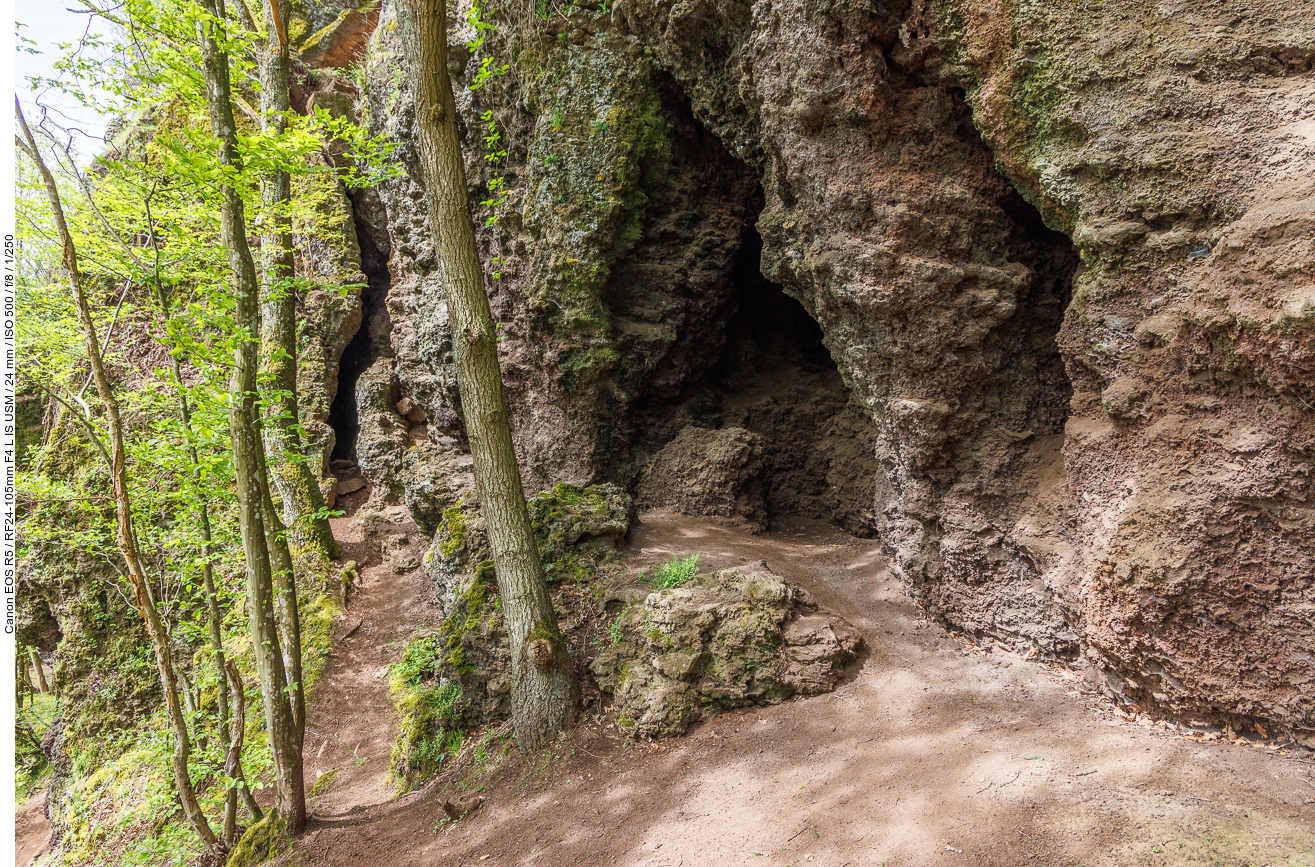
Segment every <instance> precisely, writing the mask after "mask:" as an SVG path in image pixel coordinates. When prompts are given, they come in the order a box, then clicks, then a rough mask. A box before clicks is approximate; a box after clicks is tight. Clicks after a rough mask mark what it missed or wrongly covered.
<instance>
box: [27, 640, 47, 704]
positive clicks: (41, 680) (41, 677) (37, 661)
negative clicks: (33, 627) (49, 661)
mask: <svg viewBox="0 0 1315 867" xmlns="http://www.w3.org/2000/svg"><path fill="white" fill-rule="evenodd" d="M28 654H29V655H30V656H31V657H32V668H34V669H36V673H37V686H38V687H39V688H40V689H41V694H42V695H45V694H46V693H48V692H50V687H49V686H47V685H46V672H45V669H43V668H42V667H41V655H40V654H39V653H37V649H36V648H35V647H32V648H28Z"/></svg>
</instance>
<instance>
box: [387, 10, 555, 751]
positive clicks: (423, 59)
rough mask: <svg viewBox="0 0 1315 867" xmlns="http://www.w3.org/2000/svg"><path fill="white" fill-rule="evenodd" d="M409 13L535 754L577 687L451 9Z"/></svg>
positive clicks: (525, 719) (448, 270)
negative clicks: (488, 267)
mask: <svg viewBox="0 0 1315 867" xmlns="http://www.w3.org/2000/svg"><path fill="white" fill-rule="evenodd" d="M401 6H402V11H403V12H404V13H406V14H405V15H404V16H403V19H404V26H405V27H406V30H405V31H404V36H403V41H404V43H405V44H406V47H407V52H408V54H409V56H410V61H411V66H412V70H413V78H414V80H415V82H416V132H417V137H418V138H419V141H420V163H421V166H422V168H423V171H424V181H425V198H426V201H427V204H428V206H429V224H430V228H431V229H432V231H433V234H434V248H435V252H436V253H437V258H438V268H439V273H440V274H441V276H442V280H443V289H444V292H445V294H446V296H447V302H448V308H449V311H450V314H451V317H452V347H453V352H454V354H455V355H456V362H457V385H458V388H459V390H460V393H461V405H462V408H463V410H464V414H465V422H466V432H467V434H469V436H470V452H471V456H472V457H473V458H474V462H475V486H476V489H477V490H478V492H479V499H480V508H481V510H482V511H483V514H484V520H485V522H486V523H487V526H488V533H489V542H490V543H491V546H492V548H493V562H494V565H495V566H496V568H497V574H498V588H499V593H500V594H501V596H502V607H503V611H504V613H505V616H506V621H507V635H508V639H509V643H510V646H511V665H512V678H513V690H512V716H513V721H514V725H515V729H516V742H517V744H518V745H519V746H520V748H521V749H522V750H534V749H538V748H539V747H540V746H543V745H544V744H545V743H547V742H548V741H549V740H550V739H551V738H552V737H554V736H555V735H556V734H557V733H558V732H559V731H561V730H563V729H565V728H568V727H570V726H571V725H573V724H574V723H575V721H576V718H577V716H578V714H579V705H580V689H579V685H578V684H577V683H576V679H575V671H574V668H573V666H572V664H571V658H570V655H569V653H568V652H567V649H566V642H565V641H563V640H562V637H561V633H560V632H559V631H558V628H557V617H556V615H555V614H554V613H553V608H552V600H551V599H550V598H549V596H548V585H547V583H546V582H545V581H544V577H543V564H542V562H541V561H540V559H539V551H538V548H537V547H536V546H535V543H534V535H533V532H532V531H531V529H530V516H529V510H528V509H527V508H526V505H525V492H524V490H523V489H522V487H521V479H520V469H519V467H518V466H517V464H516V452H515V450H514V449H513V447H512V442H511V426H510V423H509V420H508V415H507V399H506V395H505V394H504V393H503V389H502V373H501V371H500V369H499V368H498V352H497V345H498V344H497V338H496V336H495V330H494V326H493V316H492V314H491V313H490V311H489V299H488V295H487V294H485V290H484V275H483V272H482V270H481V268H480V262H479V253H478V251H477V250H476V247H475V228H474V224H473V223H472V222H471V217H470V206H469V202H468V200H467V197H466V178H465V167H464V165H463V164H462V159H461V144H460V142H459V140H458V138H457V123H456V121H457V118H456V108H455V104H454V100H453V97H452V85H451V82H450V81H449V80H448V74H447V7H446V3H444V2H442V0H405V2H403V3H402V4H401Z"/></svg>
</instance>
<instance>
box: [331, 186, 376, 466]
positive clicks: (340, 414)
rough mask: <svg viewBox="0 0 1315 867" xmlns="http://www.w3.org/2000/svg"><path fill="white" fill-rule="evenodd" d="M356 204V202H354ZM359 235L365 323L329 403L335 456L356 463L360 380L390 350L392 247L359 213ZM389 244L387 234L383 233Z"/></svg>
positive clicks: (344, 361) (351, 343)
mask: <svg viewBox="0 0 1315 867" xmlns="http://www.w3.org/2000/svg"><path fill="white" fill-rule="evenodd" d="M353 204H354V205H356V202H353ZM354 210H357V218H356V238H357V242H358V243H359V245H360V249H361V271H362V273H364V274H365V277H366V280H367V283H366V285H365V287H364V288H362V290H361V324H360V326H359V327H358V328H357V329H356V333H355V334H354V335H352V338H351V339H350V340H349V341H348V342H347V346H346V348H344V349H343V352H342V358H341V359H340V361H339V363H338V390H337V392H336V393H335V394H334V397H333V402H332V404H330V406H329V418H328V422H329V426H330V427H332V428H333V431H334V434H335V440H334V446H333V453H332V454H331V456H330V457H331V458H332V460H335V461H349V462H351V463H356V460H357V455H356V439H357V436H358V434H359V433H360V429H361V420H360V412H359V408H358V407H357V402H356V384H357V382H358V381H359V380H360V378H361V374H362V373H364V372H365V371H366V370H367V369H368V368H369V367H370V365H372V364H374V362H375V361H376V360H377V359H378V358H379V357H380V355H381V354H386V353H387V352H388V331H389V327H388V326H389V321H388V309H387V300H388V290H389V287H390V285H391V277H390V276H389V273H388V251H387V250H386V249H380V243H379V242H378V240H376V239H377V237H378V233H377V232H374V231H372V230H371V228H370V227H369V226H368V225H366V223H365V221H364V220H363V219H362V218H361V217H360V216H359V208H358V207H357V208H354ZM382 240H383V244H385V245H386V244H387V243H388V241H387V235H386V234H385V235H384V236H383V239H382Z"/></svg>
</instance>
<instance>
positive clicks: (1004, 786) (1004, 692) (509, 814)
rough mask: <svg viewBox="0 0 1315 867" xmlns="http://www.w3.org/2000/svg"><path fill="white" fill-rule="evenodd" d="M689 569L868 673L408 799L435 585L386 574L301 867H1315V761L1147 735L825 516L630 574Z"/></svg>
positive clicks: (663, 539) (676, 526)
mask: <svg viewBox="0 0 1315 867" xmlns="http://www.w3.org/2000/svg"><path fill="white" fill-rule="evenodd" d="M339 532H341V530H340V531H339ZM690 551H697V552H699V553H700V554H701V555H702V558H703V561H702V562H703V564H704V565H705V566H708V567H722V566H727V565H735V564H738V563H742V562H745V561H752V560H759V559H764V558H765V559H766V560H767V562H768V564H769V566H770V567H771V568H772V569H773V570H774V571H776V572H778V573H779V574H782V575H784V576H787V577H788V578H789V579H790V580H791V581H794V582H796V583H798V584H799V585H800V586H803V587H805V588H806V589H808V590H809V591H810V592H812V593H813V594H814V595H815V596H816V597H817V599H818V601H819V602H820V603H821V604H822V605H823V606H824V607H827V608H829V609H831V610H833V611H835V612H837V613H839V614H842V615H843V616H845V617H846V618H848V619H849V621H850V622H851V623H853V624H854V625H855V626H856V627H858V628H859V629H860V630H862V632H863V634H864V636H865V637H866V640H867V642H868V645H869V647H870V653H869V655H868V656H867V658H866V659H864V660H863V661H862V662H861V663H859V664H858V665H857V666H856V669H855V672H854V674H853V677H852V679H851V680H850V681H849V682H847V683H845V684H843V685H842V686H841V687H840V688H839V689H837V691H836V692H834V693H832V694H830V695H827V696H823V697H820V698H815V699H809V700H805V701H796V702H789V703H786V704H783V705H780V706H776V707H765V708H754V709H749V710H746V711H741V712H738V713H733V714H728V715H725V716H722V717H719V718H716V719H713V720H711V721H709V722H706V723H704V724H702V725H701V726H699V727H697V728H696V729H694V730H693V731H692V732H691V733H690V734H689V735H688V736H686V737H684V738H680V739H677V740H673V741H667V742H663V743H659V744H632V745H626V744H624V743H622V742H621V739H620V738H619V737H618V735H617V733H616V730H615V728H614V727H613V726H612V725H610V723H608V722H606V721H603V720H600V719H599V718H598V717H591V718H590V719H589V720H588V721H587V722H586V724H584V725H582V726H581V727H580V729H579V730H577V731H576V732H575V733H573V734H572V735H571V736H570V737H568V738H566V739H564V740H563V741H562V742H561V743H560V744H559V745H558V746H557V747H556V748H555V749H553V750H550V751H545V752H543V753H540V754H537V755H532V756H518V755H511V756H508V757H506V758H504V759H503V760H502V761H501V763H498V764H496V766H495V767H493V768H492V769H491V770H489V769H484V770H480V769H478V768H476V767H475V766H474V765H473V764H472V763H471V762H470V761H469V755H468V754H467V756H466V760H465V761H464V762H458V763H456V765H455V766H454V767H453V769H452V772H450V773H449V774H448V775H447V776H449V777H454V778H455V777H456V776H458V775H459V773H458V772H462V773H461V774H460V775H463V776H464V777H465V780H466V781H465V783H463V784H461V785H458V784H456V783H455V782H453V780H451V779H440V781H438V782H437V783H435V784H434V785H432V786H430V787H429V788H427V789H425V790H423V791H420V792H417V793H412V794H411V795H409V796H407V797H404V798H401V799H396V800H393V799H390V798H389V789H388V786H387V784H386V780H385V774H386V769H387V751H388V744H389V743H390V742H391V738H392V735H393V732H394V731H395V723H394V722H393V720H392V718H391V714H390V712H389V711H388V707H389V705H388V703H387V700H386V698H387V696H386V686H385V685H384V683H383V681H384V678H385V671H384V666H385V664H386V663H387V662H388V661H389V660H390V659H391V658H392V657H393V655H394V654H393V653H392V652H391V651H389V650H388V648H389V647H392V646H394V644H393V643H394V642H396V641H398V640H400V639H402V638H404V637H405V635H406V634H407V632H408V630H409V629H410V628H411V624H414V623H417V622H419V621H420V620H423V619H424V617H425V616H427V612H428V611H429V610H430V609H427V608H425V607H424V606H420V605H416V604H415V601H416V600H418V599H423V598H424V597H425V594H426V592H427V591H426V590H425V589H424V588H423V587H421V586H420V582H421V580H422V579H421V578H420V577H419V576H418V575H415V574H414V573H413V576H412V577H407V578H399V577H397V576H391V577H390V576H388V575H386V574H382V573H375V574H376V575H377V577H375V578H373V579H370V578H369V577H367V582H366V587H365V588H364V589H363V590H362V592H361V594H360V596H358V597H357V598H356V600H355V602H354V603H353V605H352V607H351V608H349V614H348V619H347V622H348V623H349V624H350V623H354V622H355V621H354V619H353V618H355V617H357V616H360V617H363V618H364V619H363V625H362V627H361V630H365V629H366V627H365V625H364V624H370V625H371V628H370V630H369V631H366V632H364V634H362V632H361V631H358V632H357V633H356V635H354V636H353V637H352V638H351V639H348V640H347V642H345V644H344V645H343V647H342V648H340V649H339V650H338V651H337V652H335V658H334V661H333V663H332V664H331V666H330V669H329V670H328V672H327V673H326V675H325V680H324V682H323V683H322V684H321V686H320V688H319V690H318V691H317V692H316V694H315V696H314V698H313V706H312V710H311V720H312V723H311V728H313V729H315V731H317V732H322V731H326V730H327V731H329V732H331V733H332V738H331V740H330V746H328V747H326V748H325V749H324V750H323V752H322V755H319V756H318V757H317V758H315V759H312V760H311V762H310V764H311V767H312V768H313V769H316V770H321V769H326V768H329V767H337V768H339V769H340V771H341V773H340V777H339V780H340V782H339V783H338V785H337V786H335V788H334V790H333V791H332V792H331V793H330V794H329V795H326V796H323V797H321V798H318V799H316V800H315V801H314V802H313V803H312V811H313V813H314V818H313V820H312V822H311V825H310V831H309V833H308V834H307V835H306V836H305V837H304V838H303V839H302V840H300V841H299V843H298V845H297V848H296V851H295V852H294V853H292V854H291V855H290V856H285V857H284V858H283V859H281V862H282V863H285V864H290V865H292V864H301V865H307V867H321V865H324V867H328V865H333V867H337V865H343V867H346V865H353V867H354V865H370V864H381V865H382V864H388V865H472V867H473V865H512V864H536V865H573V864H607V865H611V864H618V865H626V864H631V865H654V867H657V865H670V867H680V865H690V867H693V865H715V864H750V865H751V864H758V863H762V864H780V865H791V864H798V865H805V864H813V865H818V867H822V865H827V867H843V865H855V867H859V865H864V867H866V865H872V867H876V865H882V864H888V865H891V867H894V865H920V864H929V863H940V862H943V863H950V864H952V863H955V862H956V861H958V862H960V863H968V864H996V865H1011V864H1066V865H1076V864H1082V865H1129V864H1143V863H1144V864H1211V865H1213V864H1220V865H1245V864H1252V865H1261V864H1271V865H1315V843H1313V842H1312V841H1315V764H1312V763H1311V762H1309V761H1306V760H1303V759H1301V758H1299V757H1298V756H1297V755H1295V754H1287V755H1284V754H1281V753H1280V751H1279V750H1278V749H1277V747H1275V746H1273V745H1268V746H1266V745H1264V744H1247V743H1245V742H1242V743H1235V744H1230V743H1223V742H1216V743H1209V742H1205V741H1203V740H1200V739H1199V738H1200V736H1199V735H1196V736H1184V735H1183V734H1180V733H1178V732H1175V731H1173V730H1172V728H1161V727H1158V726H1157V725H1155V724H1153V723H1152V722H1151V721H1149V720H1140V721H1138V720H1136V719H1124V718H1122V717H1121V716H1118V715H1117V712H1116V711H1114V710H1113V708H1112V707H1111V706H1109V705H1108V704H1107V703H1106V702H1104V701H1103V700H1102V699H1098V698H1097V697H1096V696H1095V694H1094V693H1092V692H1090V691H1088V690H1086V689H1085V687H1084V685H1083V683H1082V681H1081V680H1080V678H1078V677H1077V676H1076V675H1074V674H1072V673H1071V672H1067V671H1063V670H1060V669H1057V668H1054V669H1052V668H1049V667H1046V666H1044V665H1041V664H1038V663H1035V662H1027V661H1025V660H1023V659H1021V658H1020V657H1018V656H1016V655H1015V654H1013V653H1010V652H1006V651H1003V650H1000V649H999V648H983V647H975V646H973V645H971V644H969V643H967V642H965V641H962V640H960V639H958V638H956V637H954V636H951V635H948V634H947V633H945V632H944V631H943V630H941V629H940V628H939V627H937V626H935V625H934V624H932V623H931V622H929V621H928V620H926V619H925V618H924V617H922V616H921V614H920V613H919V611H918V610H917V608H916V607H915V606H914V605H913V604H912V603H910V602H909V600H908V598H907V597H906V596H905V595H904V594H903V593H902V591H901V589H900V587H899V586H898V584H897V582H895V581H894V580H892V578H891V576H890V574H889V572H888V571H887V570H886V568H885V562H884V559H883V557H882V554H881V551H880V548H879V546H878V544H877V543H875V542H869V541H864V540H859V539H855V538H852V537H850V536H847V535H844V534H842V533H840V532H839V531H836V530H834V529H832V528H831V527H829V526H827V525H824V524H821V523H817V522H804V521H795V522H787V523H786V524H783V525H781V526H779V527H777V528H776V529H774V530H773V531H772V532H771V533H769V534H767V535H765V536H752V535H750V534H748V533H747V532H746V531H744V530H736V529H731V528H727V527H723V526H719V525H717V524H716V523H714V522H712V521H709V520H703V519H690V518H685V517H676V516H669V515H661V514H650V515H646V516H645V523H644V525H643V526H641V527H639V528H637V529H636V530H635V532H634V533H633V536H632V540H631V545H630V549H629V557H630V559H629V565H631V566H632V567H633V568H635V569H638V568H640V567H642V566H644V565H647V564H652V563H654V562H659V561H661V560H664V559H665V558H667V557H670V556H672V555H676V554H685V553H687V552H690ZM367 574H368V573H367ZM372 589H373V592H371V590H372ZM362 635H364V636H368V638H367V637H358V636H362ZM353 642H354V643H353ZM380 648H383V650H382V651H381V649H380ZM340 654H341V657H340V656H339V655H340ZM1139 723H1140V724H1139ZM358 741H359V742H360V744H361V745H362V746H361V747H360V755H361V756H362V757H363V758H365V762H364V763H363V764H360V765H356V764H355V763H354V762H355V760H354V758H353V756H352V753H351V749H350V747H351V746H353V745H355V744H356V742H358ZM313 749H315V750H318V749H319V748H318V747H313ZM472 789H474V790H477V791H478V792H479V793H480V794H482V795H483V796H484V797H485V798H486V800H485V801H484V802H483V807H482V809H479V810H478V811H476V812H474V813H473V814H471V815H470V816H468V817H467V818H465V819H462V820H461V821H459V822H457V823H451V822H449V821H447V820H446V818H445V814H444V812H443V810H442V807H441V801H442V800H443V799H444V798H451V799H452V800H458V798H461V797H467V796H468V795H469V794H470V792H471V790H472ZM760 858H761V859H762V860H761V861H760V860H759V859H760Z"/></svg>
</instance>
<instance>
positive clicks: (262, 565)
mask: <svg viewBox="0 0 1315 867" xmlns="http://www.w3.org/2000/svg"><path fill="white" fill-rule="evenodd" d="M199 2H200V5H201V8H202V9H203V10H204V11H205V12H206V13H207V14H208V16H209V17H210V20H209V21H208V22H207V23H206V24H205V25H203V26H202V32H201V51H202V61H203V65H204V67H205V80H206V98H207V103H208V107H209V112H210V126H211V129H212V130H213V132H214V135H215V137H216V138H217V139H219V143H220V148H219V161H220V163H221V164H222V165H223V166H225V167H230V168H232V169H235V170H240V168H241V161H240V158H239V156H238V150H237V125H236V123H235V122H234V119H233V102H232V97H231V95H230V93H231V84H230V77H229V71H228V55H227V54H226V53H225V51H224V50H223V49H222V48H221V47H220V46H221V44H222V42H223V34H222V32H221V28H222V22H223V21H224V20H225V17H224V4H223V0H199ZM220 196H221V204H220V211H219V222H220V235H221V237H222V239H223V244H224V249H225V250H226V251H227V253H228V266H229V270H230V271H231V273H232V281H233V294H234V296H235V299H236V306H237V315H236V319H235V324H236V327H237V332H238V333H237V346H236V349H235V350H234V363H233V378H232V382H231V384H230V390H231V392H232V396H231V402H230V404H229V414H228V421H229V428H230V430H231V432H232V436H233V472H234V475H235V476H236V479H237V513H238V525H239V527H240V528H241V532H242V551H243V554H244V556H245V559H246V567H247V569H246V571H247V593H248V605H247V607H248V609H249V611H250V623H251V644H252V648H253V650H254V652H255V656H256V672H257V674H258V675H259V677H260V688H261V691H262V692H263V693H264V708H265V727H266V730H267V731H268V732H269V742H270V746H271V748H272V751H273V753H274V781H275V788H276V794H277V799H276V808H277V812H278V813H279V814H281V815H282V816H284V817H285V818H286V819H287V821H288V830H289V831H290V832H292V833H293V834H299V833H301V831H302V830H303V829H304V828H305V825H306V800H305V793H304V787H303V786H302V783H301V780H299V779H294V777H296V776H300V773H301V758H300V755H299V753H300V750H299V749H297V747H296V743H295V738H294V730H293V715H292V707H291V705H290V703H289V701H288V696H287V694H286V692H285V690H286V688H287V686H288V678H287V674H286V671H285V670H284V666H283V656H282V651H281V648H280V644H279V635H278V627H277V625H276V623H275V620H274V598H273V597H274V576H273V574H272V569H271V567H270V556H269V544H268V540H267V539H266V535H265V534H266V527H265V521H264V516H263V511H264V505H265V501H266V499H267V498H268V496H269V492H268V488H267V485H266V484H265V481H266V480H265V472H264V466H263V458H264V455H263V450H262V448H261V441H260V428H259V426H258V425H257V421H256V369H257V365H258V353H257V341H258V340H259V334H260V300H259V286H258V284H257V281H256V264H255V261H254V260H253V259H252V258H251V248H250V247H249V246H248V245H247V230H246V211H245V209H244V207H243V204H242V197H241V195H240V194H239V193H238V190H237V189H236V188H235V187H234V186H233V185H232V184H231V183H228V182H223V181H221V183H220ZM292 601H293V604H295V603H296V599H295V597H294V598H293V600H292Z"/></svg>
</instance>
